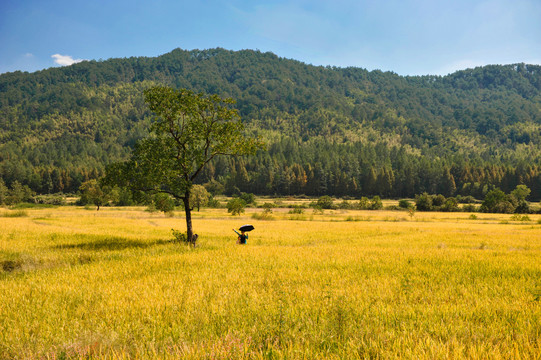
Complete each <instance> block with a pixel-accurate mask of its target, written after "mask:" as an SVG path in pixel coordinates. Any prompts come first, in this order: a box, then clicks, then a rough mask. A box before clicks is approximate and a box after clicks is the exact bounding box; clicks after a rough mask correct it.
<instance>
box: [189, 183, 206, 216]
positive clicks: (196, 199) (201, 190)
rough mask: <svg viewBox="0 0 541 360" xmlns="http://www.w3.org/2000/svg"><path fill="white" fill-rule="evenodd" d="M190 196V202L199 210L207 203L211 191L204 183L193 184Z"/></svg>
mask: <svg viewBox="0 0 541 360" xmlns="http://www.w3.org/2000/svg"><path fill="white" fill-rule="evenodd" d="M190 197H191V198H190V203H191V204H192V205H193V206H194V207H195V208H197V211H199V210H200V209H201V206H205V205H207V203H208V201H209V198H210V193H209V192H208V191H207V189H205V187H204V186H203V185H193V186H192V192H191V194H190Z"/></svg>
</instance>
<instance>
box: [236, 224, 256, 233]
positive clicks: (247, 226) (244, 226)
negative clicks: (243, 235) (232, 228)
mask: <svg viewBox="0 0 541 360" xmlns="http://www.w3.org/2000/svg"><path fill="white" fill-rule="evenodd" d="M253 229H254V226H253V225H248V224H246V225H242V226H241V227H240V228H239V230H240V231H244V232H247V231H252V230H253Z"/></svg>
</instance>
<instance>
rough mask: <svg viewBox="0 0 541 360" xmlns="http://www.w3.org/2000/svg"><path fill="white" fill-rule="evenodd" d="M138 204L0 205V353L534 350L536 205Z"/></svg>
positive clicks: (301, 354) (540, 243)
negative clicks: (11, 212) (193, 238)
mask: <svg viewBox="0 0 541 360" xmlns="http://www.w3.org/2000/svg"><path fill="white" fill-rule="evenodd" d="M143 210H144V209H141V208H112V209H111V208H103V209H101V210H100V211H99V212H98V211H95V210H86V209H84V208H76V207H59V208H55V209H28V210H25V211H26V212H27V215H26V216H21V217H0V229H2V231H1V232H0V264H1V266H0V304H1V306H0V358H2V359H13V358H25V359H26V358H30V359H32V358H47V357H49V358H62V357H68V358H70V357H71V358H104V357H108V358H127V357H138V358H171V359H176V358H188V359H189V358H192V359H199V358H209V359H230V358H245V359H248V358H256V359H258V358H293V359H295V358H306V359H317V358H320V359H327V358H337V359H338V358H347V359H350V358H378V357H379V358H409V359H419V358H420V359H438V358H440V359H445V358H474V359H487V358H533V359H535V358H536V356H537V358H539V354H540V350H541V340H540V339H541V302H540V300H539V294H540V293H541V280H540V279H541V256H540V255H541V226H540V225H539V219H540V217H539V215H530V221H521V219H519V221H517V220H513V219H512V218H511V216H510V215H495V214H476V216H477V218H476V219H471V218H470V214H468V213H420V212H417V213H415V215H414V216H413V217H410V216H409V215H408V214H407V212H399V211H341V210H334V211H325V212H324V213H323V214H313V213H312V210H309V209H307V210H306V212H305V213H304V214H295V215H298V216H299V217H298V218H296V219H295V220H291V216H292V214H288V210H287V209H273V213H272V217H273V219H272V220H257V219H253V218H252V217H251V216H252V214H253V213H258V212H261V211H262V209H248V210H247V212H246V213H245V214H244V215H243V216H242V217H233V216H230V215H228V214H227V213H226V210H224V209H221V210H216V209H204V210H202V211H201V212H195V213H194V228H195V231H196V232H197V233H198V234H199V235H200V241H199V246H198V247H197V248H195V249H192V248H190V247H187V246H183V245H179V244H176V243H173V242H172V241H171V240H172V235H171V229H172V228H176V229H181V230H182V229H184V226H185V225H184V219H183V218H182V217H181V216H182V213H180V212H177V213H175V217H173V218H170V217H165V216H164V215H163V214H162V213H149V212H146V211H143ZM5 211H8V210H5ZM301 216H302V217H301ZM502 221H506V222H507V223H502ZM245 223H252V224H254V226H255V228H256V229H255V230H254V231H253V232H251V233H250V238H249V240H248V245H247V246H238V245H236V244H235V240H236V235H235V233H234V232H233V231H232V228H238V227H239V226H240V225H242V224H245Z"/></svg>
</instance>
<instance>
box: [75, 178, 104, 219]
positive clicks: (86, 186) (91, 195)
mask: <svg viewBox="0 0 541 360" xmlns="http://www.w3.org/2000/svg"><path fill="white" fill-rule="evenodd" d="M79 190H80V191H81V199H80V200H79V202H80V203H81V204H94V205H96V206H97V209H96V210H98V211H99V210H100V206H103V205H106V204H107V203H109V200H110V188H109V187H107V186H103V187H102V186H101V185H100V183H99V182H98V180H96V179H92V180H88V181H85V182H84V183H83V184H82V185H81V186H80V187H79Z"/></svg>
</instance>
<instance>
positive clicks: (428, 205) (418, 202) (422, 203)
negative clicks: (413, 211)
mask: <svg viewBox="0 0 541 360" xmlns="http://www.w3.org/2000/svg"><path fill="white" fill-rule="evenodd" d="M415 206H416V207H417V210H419V211H431V210H432V196H430V195H428V194H427V193H423V194H421V195H415Z"/></svg>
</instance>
